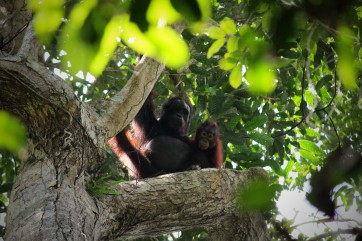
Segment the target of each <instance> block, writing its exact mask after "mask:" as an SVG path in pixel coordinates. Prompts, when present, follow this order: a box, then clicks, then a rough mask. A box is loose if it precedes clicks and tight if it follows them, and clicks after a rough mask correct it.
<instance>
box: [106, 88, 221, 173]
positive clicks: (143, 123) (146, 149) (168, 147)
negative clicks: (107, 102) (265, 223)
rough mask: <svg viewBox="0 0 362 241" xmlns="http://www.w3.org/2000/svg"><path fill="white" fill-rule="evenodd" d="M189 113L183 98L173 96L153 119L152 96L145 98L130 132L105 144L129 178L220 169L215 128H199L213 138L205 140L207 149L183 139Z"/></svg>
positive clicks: (216, 130)
mask: <svg viewBox="0 0 362 241" xmlns="http://www.w3.org/2000/svg"><path fill="white" fill-rule="evenodd" d="M191 111H192V107H191V104H190V102H189V101H188V99H187V98H181V97H174V98H171V99H169V100H168V101H167V102H166V103H165V104H164V105H163V106H162V110H161V115H160V118H159V119H157V118H156V116H155V113H154V106H153V94H151V95H150V96H149V97H148V98H147V100H146V102H145V104H144V105H143V106H142V108H141V110H140V111H139V113H138V114H137V115H136V116H135V118H134V119H133V121H132V129H133V133H132V134H131V132H130V131H122V132H120V133H119V134H117V135H116V136H115V137H114V138H112V139H111V140H110V141H109V143H110V146H111V148H112V150H113V151H114V152H115V153H116V154H117V156H118V158H119V159H120V160H121V162H122V163H123V165H124V166H125V167H126V168H127V169H128V175H129V176H130V177H131V178H133V179H139V178H146V177H152V176H157V175H161V174H164V173H171V172H177V171H184V170H187V169H190V168H191V167H193V166H197V167H198V168H204V167H220V166H221V163H222V149H221V151H220V147H221V144H220V141H219V139H218V129H217V125H216V124H215V125H210V124H205V126H204V127H202V130H204V131H207V130H211V133H212V135H213V136H214V139H212V138H211V139H212V140H209V142H210V145H209V147H207V148H206V149H200V148H199V147H198V142H204V140H201V137H200V138H196V139H195V140H190V139H189V138H188V137H187V134H188V130H189V127H190V119H191ZM210 123H211V122H210ZM200 128H201V127H200ZM196 136H197V135H196ZM215 138H216V139H215ZM216 150H218V151H216ZM220 155H221V156H220Z"/></svg>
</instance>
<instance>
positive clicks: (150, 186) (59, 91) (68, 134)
mask: <svg viewBox="0 0 362 241" xmlns="http://www.w3.org/2000/svg"><path fill="white" fill-rule="evenodd" d="M0 7H1V16H0V17H1V18H2V20H4V19H7V21H3V23H4V24H3V25H1V26H0V33H1V34H2V36H1V40H2V43H1V49H2V53H3V55H2V57H0V108H1V109H3V110H6V111H8V112H10V113H12V114H14V115H16V116H17V117H18V118H19V119H21V120H22V121H23V123H24V124H25V125H26V127H27V131H28V144H27V154H26V155H25V156H23V158H22V159H23V160H22V166H21V169H20V171H19V173H18V176H17V179H16V183H15V184H14V187H13V190H12V194H11V199H10V203H9V206H8V211H7V216H6V236H5V238H6V240H7V241H12V240H14V241H15V240H16V241H19V240H27V241H30V240H114V239H122V240H129V239H135V238H139V237H147V236H156V235H160V234H162V233H165V232H171V231H176V230H187V229H190V228H194V227H201V228H205V229H206V230H208V231H209V234H210V237H211V240H266V239H267V232H266V226H265V222H264V221H263V218H262V217H261V215H260V214H257V213H254V214H250V213H240V211H238V209H237V208H236V203H235V193H236V190H237V188H238V186H239V185H245V184H246V183H247V182H249V181H250V180H253V179H255V178H260V177H262V178H263V177H265V172H263V171H262V169H251V170H250V171H245V172H236V171H232V170H212V169H210V170H202V171H190V172H184V173H176V174H172V175H164V176H160V177H157V178H150V179H145V180H141V181H132V182H124V183H121V184H118V185H115V186H114V187H113V188H114V190H116V191H117V192H118V193H119V195H104V196H100V197H94V196H91V195H90V194H89V193H88V192H87V191H86V180H88V178H90V176H89V174H88V173H92V172H94V171H95V169H96V168H97V167H98V166H99V165H100V163H101V162H102V160H103V158H104V155H105V145H106V142H107V140H108V139H109V138H110V137H112V136H114V135H115V134H116V133H117V132H119V131H120V130H122V129H123V128H124V127H125V126H126V125H127V124H128V123H129V122H130V121H131V119H132V118H133V117H134V115H135V114H136V113H137V112H138V110H139V109H140V107H141V106H142V104H143V102H144V101H145V99H146V97H147V96H148V94H149V92H150V91H151V90H152V88H153V85H154V83H155V82H156V80H157V79H158V77H159V75H160V74H161V72H162V71H163V69H164V66H163V65H162V64H159V63H157V62H156V61H154V60H152V59H147V58H146V59H144V60H143V61H142V62H141V63H140V64H139V65H138V66H137V68H136V71H135V74H134V75H133V76H132V78H131V79H130V80H129V81H128V83H127V85H126V86H125V88H123V89H122V91H121V92H120V93H119V94H117V95H116V96H114V97H113V98H112V99H111V100H110V101H105V102H104V103H101V104H100V105H97V106H96V105H93V103H82V102H80V101H79V100H78V99H77V97H76V96H75V95H74V92H73V91H72V89H71V88H70V87H69V86H68V85H67V84H66V83H65V81H63V80H62V79H60V78H59V77H57V76H56V75H54V74H53V73H52V72H51V71H49V70H48V69H47V68H46V67H45V66H43V64H42V62H41V59H42V48H41V46H40V45H39V44H38V43H37V42H36V40H35V38H34V32H33V30H32V27H31V24H30V17H31V15H30V13H28V12H27V11H26V9H25V6H24V1H23V0H15V1H5V2H4V1H0ZM23 30H24V31H23ZM39 56H40V57H41V58H39ZM150 73H151V74H150ZM105 107H106V108H105ZM115 120H117V121H115Z"/></svg>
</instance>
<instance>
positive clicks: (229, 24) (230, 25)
mask: <svg viewBox="0 0 362 241" xmlns="http://www.w3.org/2000/svg"><path fill="white" fill-rule="evenodd" d="M220 27H221V29H222V30H224V31H225V32H226V33H227V34H235V33H236V24H235V22H234V20H232V19H231V18H228V17H225V18H224V19H223V20H221V22H220Z"/></svg>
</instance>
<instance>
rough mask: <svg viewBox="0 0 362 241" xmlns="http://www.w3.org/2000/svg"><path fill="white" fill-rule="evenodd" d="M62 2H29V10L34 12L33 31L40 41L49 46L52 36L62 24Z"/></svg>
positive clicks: (49, 0) (59, 0) (33, 0)
mask: <svg viewBox="0 0 362 241" xmlns="http://www.w3.org/2000/svg"><path fill="white" fill-rule="evenodd" d="M63 4H64V1H63V0H54V1H52V0H45V1H41V2H40V1H36V0H31V1H29V8H30V9H31V10H32V11H35V14H34V18H33V24H34V29H35V31H36V33H37V35H38V37H39V38H40V40H41V41H43V43H45V44H49V42H50V41H51V39H52V37H53V34H54V33H55V31H56V30H57V29H58V27H59V26H60V24H61V23H62V18H63V15H64V7H63Z"/></svg>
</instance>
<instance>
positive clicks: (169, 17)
mask: <svg viewBox="0 0 362 241" xmlns="http://www.w3.org/2000/svg"><path fill="white" fill-rule="evenodd" d="M181 17H182V16H181V14H180V13H179V12H177V11H176V10H175V9H174V8H173V6H172V4H171V1H170V0H152V1H151V2H150V5H149V7H148V9H147V14H146V19H147V21H148V22H149V23H150V24H154V25H157V24H158V23H159V21H160V20H162V21H163V22H164V23H165V24H173V23H175V22H177V21H178V20H180V19H181Z"/></svg>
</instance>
